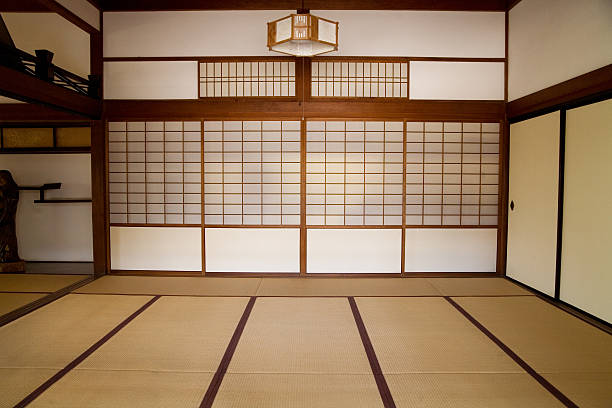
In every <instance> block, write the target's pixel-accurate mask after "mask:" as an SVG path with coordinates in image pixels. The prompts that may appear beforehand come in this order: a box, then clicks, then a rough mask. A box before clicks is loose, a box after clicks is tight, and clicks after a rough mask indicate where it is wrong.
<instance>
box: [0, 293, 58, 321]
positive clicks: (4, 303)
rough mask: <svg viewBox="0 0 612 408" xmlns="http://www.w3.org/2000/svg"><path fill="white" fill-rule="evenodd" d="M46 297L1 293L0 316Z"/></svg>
mask: <svg viewBox="0 0 612 408" xmlns="http://www.w3.org/2000/svg"><path fill="white" fill-rule="evenodd" d="M45 296H47V295H46V294H44V293H0V316H2V315H4V314H7V313H9V312H12V311H13V310H15V309H19V308H20V307H22V306H25V305H27V304H29V303H31V302H33V301H35V300H38V299H40V298H43V297H45Z"/></svg>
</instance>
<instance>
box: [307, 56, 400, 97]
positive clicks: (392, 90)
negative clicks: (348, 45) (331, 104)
mask: <svg viewBox="0 0 612 408" xmlns="http://www.w3.org/2000/svg"><path fill="white" fill-rule="evenodd" d="M311 94H312V96H315V97H316V96H319V97H321V96H323V97H343V98H345V97H348V98H353V97H356V98H407V97H408V62H370V61H313V62H312V82H311Z"/></svg>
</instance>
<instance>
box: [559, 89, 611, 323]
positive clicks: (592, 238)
mask: <svg viewBox="0 0 612 408" xmlns="http://www.w3.org/2000/svg"><path fill="white" fill-rule="evenodd" d="M610 118H612V100H611V99H608V100H607V101H603V102H598V103H594V104H591V105H587V106H583V107H580V108H576V109H570V110H568V111H567V122H566V123H567V126H566V135H565V137H566V139H565V140H566V144H565V172H564V173H565V187H564V197H563V246H562V255H561V282H560V298H561V300H563V301H565V302H568V303H570V304H572V305H574V306H576V307H579V308H580V309H582V310H584V311H586V312H588V313H591V314H593V315H595V316H597V317H599V318H601V319H603V320H606V321H608V322H612V296H611V295H610V288H611V287H612V261H611V260H610V249H611V248H612V233H611V231H612V216H611V215H610V210H611V209H612V182H611V181H610V180H611V179H610V176H611V175H612V161H611V160H610V157H611V156H612V122H611V121H610Z"/></svg>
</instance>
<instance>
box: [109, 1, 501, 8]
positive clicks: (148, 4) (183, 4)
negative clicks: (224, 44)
mask: <svg viewBox="0 0 612 408" xmlns="http://www.w3.org/2000/svg"><path fill="white" fill-rule="evenodd" d="M302 5H303V7H305V8H308V9H311V10H438V11H505V10H506V7H507V4H506V0H437V1H431V0H307V1H306V2H304V3H303V4H302ZM102 6H103V7H102V8H103V9H104V11H162V10H163V11H171V10H295V9H296V8H297V7H299V6H300V3H299V2H296V1H295V0H253V1H248V2H245V1H242V0H204V1H202V0H174V1H172V2H168V1H164V0H105V1H104V2H103V3H102Z"/></svg>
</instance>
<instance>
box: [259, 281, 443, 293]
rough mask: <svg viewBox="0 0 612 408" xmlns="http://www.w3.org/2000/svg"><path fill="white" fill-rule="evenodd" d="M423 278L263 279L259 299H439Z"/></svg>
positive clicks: (434, 290)
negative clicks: (356, 297)
mask: <svg viewBox="0 0 612 408" xmlns="http://www.w3.org/2000/svg"><path fill="white" fill-rule="evenodd" d="M439 295H440V292H439V291H438V290H437V289H436V288H434V287H433V286H432V285H431V284H430V283H429V282H427V280H426V279H421V278H307V279H304V278H301V279H300V278H263V279H262V282H261V286H260V287H259V290H258V291H257V296H439Z"/></svg>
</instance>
